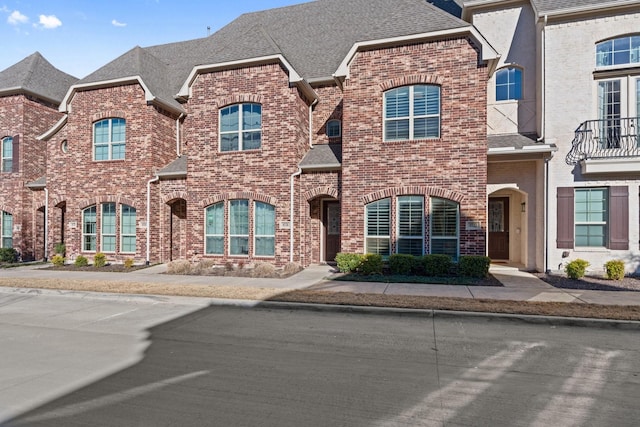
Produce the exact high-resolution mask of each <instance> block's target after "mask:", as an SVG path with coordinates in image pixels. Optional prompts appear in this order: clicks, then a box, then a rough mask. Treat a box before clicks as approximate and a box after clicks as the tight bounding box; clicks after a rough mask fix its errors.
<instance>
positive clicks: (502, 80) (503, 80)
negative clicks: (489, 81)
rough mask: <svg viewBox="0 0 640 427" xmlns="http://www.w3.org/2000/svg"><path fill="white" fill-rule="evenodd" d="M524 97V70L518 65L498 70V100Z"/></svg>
mask: <svg viewBox="0 0 640 427" xmlns="http://www.w3.org/2000/svg"><path fill="white" fill-rule="evenodd" d="M508 99H522V70H521V69H520V68H516V67H508V68H502V69H500V70H498V71H496V101H506V100H508Z"/></svg>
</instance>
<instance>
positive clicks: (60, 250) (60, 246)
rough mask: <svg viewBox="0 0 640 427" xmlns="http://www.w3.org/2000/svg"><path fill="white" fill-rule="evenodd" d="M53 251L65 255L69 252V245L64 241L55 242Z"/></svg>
mask: <svg viewBox="0 0 640 427" xmlns="http://www.w3.org/2000/svg"><path fill="white" fill-rule="evenodd" d="M53 251H54V252H55V253H57V254H59V255H62V256H65V254H66V253H67V247H66V246H65V245H64V243H62V242H59V243H56V244H55V246H54V247H53Z"/></svg>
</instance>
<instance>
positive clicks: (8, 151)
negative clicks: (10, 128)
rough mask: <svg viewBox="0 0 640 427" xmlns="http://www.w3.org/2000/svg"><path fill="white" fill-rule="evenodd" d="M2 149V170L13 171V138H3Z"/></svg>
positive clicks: (0, 158) (0, 169) (0, 161)
mask: <svg viewBox="0 0 640 427" xmlns="http://www.w3.org/2000/svg"><path fill="white" fill-rule="evenodd" d="M0 149H1V151H2V152H1V153H0V172H11V171H13V138H11V137H10V136H8V137H6V138H3V139H2V146H1V147H0Z"/></svg>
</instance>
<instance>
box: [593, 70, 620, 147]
mask: <svg viewBox="0 0 640 427" xmlns="http://www.w3.org/2000/svg"><path fill="white" fill-rule="evenodd" d="M621 114H622V105H621V97H620V79H616V80H606V81H602V82H599V83H598V120H600V148H620V134H621V132H620V119H621V118H622V115H621Z"/></svg>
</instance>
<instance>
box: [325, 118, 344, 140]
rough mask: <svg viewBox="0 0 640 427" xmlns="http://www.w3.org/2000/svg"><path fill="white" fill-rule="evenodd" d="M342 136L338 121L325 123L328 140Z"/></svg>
mask: <svg viewBox="0 0 640 427" xmlns="http://www.w3.org/2000/svg"><path fill="white" fill-rule="evenodd" d="M341 135H342V130H341V125H340V120H335V119H334V120H329V121H328V122H327V136H328V137H329V138H339V137H340V136H341Z"/></svg>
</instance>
